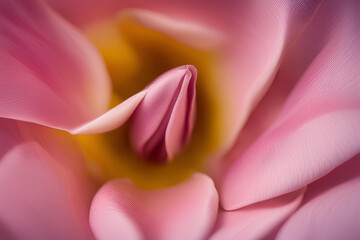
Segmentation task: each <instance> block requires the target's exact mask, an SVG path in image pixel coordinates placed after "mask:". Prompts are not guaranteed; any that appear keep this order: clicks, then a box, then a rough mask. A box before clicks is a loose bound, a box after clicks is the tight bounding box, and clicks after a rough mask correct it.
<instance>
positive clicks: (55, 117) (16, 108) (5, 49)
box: [0, 0, 111, 130]
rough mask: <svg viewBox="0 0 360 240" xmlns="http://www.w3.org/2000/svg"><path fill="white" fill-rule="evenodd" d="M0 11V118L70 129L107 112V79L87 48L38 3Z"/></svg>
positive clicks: (20, 0)
mask: <svg viewBox="0 0 360 240" xmlns="http://www.w3.org/2000/svg"><path fill="white" fill-rule="evenodd" d="M1 5H2V7H1V10H0V35H1V39H0V65H1V71H0V79H1V80H0V102H1V104H0V117H3V118H12V119H17V120H23V121H28V122H34V123H39V124H43V125H46V126H50V127H55V128H60V129H67V130H68V129H71V128H73V127H76V126H78V125H79V124H81V123H83V122H84V121H86V120H88V119H90V118H93V117H95V116H97V115H98V114H100V113H102V112H103V111H104V110H106V108H107V104H108V101H109V98H110V88H111V87H110V81H109V79H108V76H107V73H106V71H105V67H104V65H103V63H102V61H101V59H100V58H99V56H98V54H97V52H96V51H95V49H94V48H93V47H92V45H91V44H90V43H89V42H88V41H87V40H86V39H85V38H84V37H83V36H82V35H81V34H80V33H79V32H77V31H76V30H75V29H74V28H73V27H71V26H70V25H69V24H68V23H66V22H65V21H64V20H63V19H61V18H60V17H59V16H57V15H56V14H55V13H54V12H53V11H52V10H51V9H49V8H48V7H47V6H45V5H44V4H43V3H42V2H40V1H30V2H29V1H25V0H14V1H13V0H5V1H2V3H1Z"/></svg>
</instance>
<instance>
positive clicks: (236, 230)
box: [210, 189, 305, 240]
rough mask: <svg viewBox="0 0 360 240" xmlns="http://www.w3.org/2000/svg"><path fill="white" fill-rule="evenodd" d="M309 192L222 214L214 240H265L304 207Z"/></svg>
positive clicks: (299, 192) (289, 194)
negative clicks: (302, 205)
mask: <svg viewBox="0 0 360 240" xmlns="http://www.w3.org/2000/svg"><path fill="white" fill-rule="evenodd" d="M304 190H305V189H302V190H299V191H296V192H293V193H288V194H286V195H283V196H280V197H277V198H274V199H270V200H267V201H265V202H261V203H256V204H254V205H251V206H248V207H245V208H242V209H238V210H234V211H224V210H222V211H221V212H220V214H219V218H218V223H217V226H216V228H215V232H214V234H213V235H212V236H211V238H210V239H211V240H217V239H218V240H222V239H264V238H266V237H268V236H270V235H272V234H273V231H274V230H275V229H277V228H278V227H279V226H280V224H281V223H282V222H283V221H284V220H285V219H286V218H287V217H288V216H289V215H290V214H292V213H293V212H294V211H295V210H296V209H297V208H298V206H299V205H300V203H301V200H302V198H303V195H304V192H305V191H304Z"/></svg>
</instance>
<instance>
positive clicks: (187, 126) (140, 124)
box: [130, 65, 197, 162]
mask: <svg viewBox="0 0 360 240" xmlns="http://www.w3.org/2000/svg"><path fill="white" fill-rule="evenodd" d="M196 76H197V70H196V68H195V67H194V66H191V65H185V66H181V67H178V68H174V69H172V70H170V71H168V72H166V73H164V74H162V75H161V76H159V77H158V78H157V79H156V80H155V81H154V82H152V83H151V84H150V85H149V86H148V87H147V94H146V96H145V97H144V98H143V100H142V102H141V103H140V105H139V106H138V107H137V109H136V110H135V112H134V115H133V117H132V126H131V130H130V139H131V142H132V145H133V147H134V149H135V151H136V152H137V153H138V154H139V155H140V156H141V157H143V158H144V159H147V160H150V161H155V162H166V161H170V160H171V159H172V158H173V157H174V156H175V155H176V154H178V153H179V152H181V151H182V150H183V149H184V147H185V146H186V144H187V143H188V142H189V140H190V137H191V133H192V130H193V127H194V121H195V110H196V105H195V94H196V89H195V82H196Z"/></svg>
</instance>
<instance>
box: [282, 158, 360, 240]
mask: <svg viewBox="0 0 360 240" xmlns="http://www.w3.org/2000/svg"><path fill="white" fill-rule="evenodd" d="M359 173H360V156H359V155H358V156H357V157H355V158H353V159H352V160H350V161H349V162H347V163H345V164H344V165H343V166H341V167H339V168H338V169H336V170H334V171H333V172H331V173H330V174H329V175H327V176H325V177H324V178H322V179H320V180H319V181H317V182H315V183H313V184H311V185H309V187H308V189H309V191H308V192H307V193H306V195H305V197H304V200H305V204H304V205H303V206H302V207H301V208H300V209H299V210H298V211H297V212H296V213H295V214H294V215H293V216H292V217H291V218H290V219H289V220H288V221H287V222H286V223H285V224H284V226H283V227H282V228H281V230H280V232H279V233H278V236H277V238H276V239H279V240H282V239H294V240H298V239H309V238H311V239H319V240H322V239H326V240H332V239H334V240H335V239H358V238H359V236H360V228H359V223H360V208H359V201H360V174H359Z"/></svg>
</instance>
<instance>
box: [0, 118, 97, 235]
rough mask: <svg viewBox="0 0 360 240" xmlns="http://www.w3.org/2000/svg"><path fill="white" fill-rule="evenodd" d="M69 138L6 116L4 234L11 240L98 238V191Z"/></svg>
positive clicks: (2, 131)
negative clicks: (94, 206)
mask: <svg viewBox="0 0 360 240" xmlns="http://www.w3.org/2000/svg"><path fill="white" fill-rule="evenodd" d="M69 144H70V142H69V139H68V138H67V137H64V136H63V135H59V133H54V132H52V131H50V130H48V129H45V128H43V127H40V126H36V125H32V124H28V123H22V122H17V121H13V120H6V119H2V120H0V195H1V198H0V235H1V236H2V237H5V236H8V237H9V239H12V238H14V239H93V235H92V232H91V230H90V226H89V220H88V214H89V209H90V202H91V199H92V197H93V195H94V191H93V188H92V184H91V183H90V182H89V180H88V178H87V175H86V171H85V166H84V165H83V162H82V161H81V155H80V154H79V153H78V152H77V151H76V150H74V149H73V148H71V147H70V146H69Z"/></svg>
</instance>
